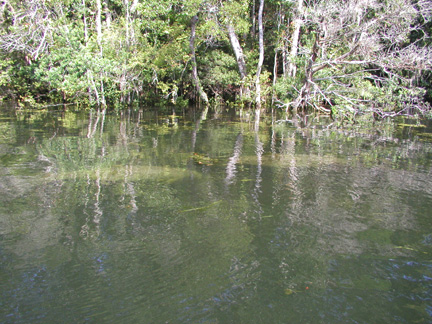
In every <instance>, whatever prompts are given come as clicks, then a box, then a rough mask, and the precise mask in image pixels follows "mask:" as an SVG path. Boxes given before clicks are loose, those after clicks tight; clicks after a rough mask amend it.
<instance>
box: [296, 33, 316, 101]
mask: <svg viewBox="0 0 432 324" xmlns="http://www.w3.org/2000/svg"><path fill="white" fill-rule="evenodd" d="M319 50H320V44H319V35H316V36H315V42H314V45H313V47H312V55H311V58H310V59H309V63H308V65H307V67H306V73H305V79H304V82H303V86H302V88H301V89H300V93H299V95H298V97H297V99H296V100H295V102H294V108H295V109H297V108H299V107H301V108H304V107H305V106H306V104H307V103H308V102H310V94H311V87H312V78H313V75H314V73H315V71H314V69H313V64H314V63H315V61H316V60H317V58H318V54H319Z"/></svg>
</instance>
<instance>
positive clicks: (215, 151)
mask: <svg viewBox="0 0 432 324" xmlns="http://www.w3.org/2000/svg"><path fill="white" fill-rule="evenodd" d="M100 124H101V122H100V121H99V122H98V125H99V126H98V127H100ZM104 124H105V126H104V129H103V131H98V130H99V128H97V129H96V131H95V132H93V130H94V119H93V122H92V126H91V130H92V134H93V135H92V137H90V138H88V137H87V136H86V135H87V133H88V125H87V124H85V126H84V127H81V128H80V129H81V136H80V137H67V136H65V137H61V136H55V137H51V136H47V137H46V138H45V139H42V140H39V142H38V146H37V147H36V149H37V154H36V155H39V156H40V157H43V158H41V159H39V160H38V161H37V162H31V163H35V165H34V166H35V170H37V172H35V173H34V174H37V177H39V176H41V177H40V178H38V180H36V179H35V178H32V177H35V175H32V176H31V177H29V176H28V175H21V174H20V172H24V171H20V170H19V168H18V169H14V168H9V169H8V170H9V171H8V172H9V173H8V174H7V177H6V181H7V183H8V184H10V186H9V185H8V186H1V185H0V191H2V192H3V193H4V195H2V199H3V202H6V203H7V204H9V206H12V207H13V208H14V210H15V215H14V217H12V216H10V217H7V218H6V219H7V222H8V227H4V226H2V228H3V233H2V234H10V235H12V234H13V233H19V232H20V231H21V232H22V234H19V235H18V234H16V235H17V236H16V237H17V238H16V241H13V243H11V244H10V250H11V251H25V253H21V254H18V253H16V255H17V256H15V258H22V259H23V261H22V263H23V264H24V263H26V262H28V263H32V264H34V265H35V266H34V267H32V268H31V269H30V268H29V270H28V271H27V272H26V273H28V275H29V276H31V274H32V273H34V274H37V276H40V277H41V278H43V279H44V280H46V282H49V285H51V286H50V287H48V288H47V287H46V286H40V287H42V288H41V289H42V290H44V291H47V289H48V290H49V289H51V291H52V292H53V295H56V296H61V297H59V301H58V303H57V304H56V305H61V304H62V303H64V304H68V303H70V302H71V300H72V302H73V303H75V304H74V305H73V306H74V307H73V308H71V309H74V311H75V312H77V313H76V314H72V311H70V312H69V313H68V316H69V318H72V317H73V316H75V317H74V318H78V317H81V318H83V316H87V315H88V314H94V316H95V317H94V318H95V320H103V319H104V315H98V314H108V315H112V316H116V314H117V313H116V311H115V310H113V309H114V308H116V307H117V308H121V309H122V312H123V314H124V315H125V316H126V317H125V318H128V319H130V320H131V322H134V321H135V322H136V321H139V319H140V318H141V319H142V318H147V319H149V321H154V322H161V321H171V322H173V321H174V322H175V321H179V322H181V321H187V320H190V321H196V322H199V321H205V320H208V321H212V320H213V321H216V320H219V321H220V322H224V320H226V321H227V322H229V321H231V320H232V319H234V320H237V319H238V322H241V321H244V319H245V318H246V319H255V320H256V322H264V321H265V320H267V322H269V321H271V322H284V320H286V318H287V316H288V315H290V316H291V319H293V321H294V322H295V321H297V322H301V320H303V322H308V321H309V322H312V321H313V319H316V318H317V317H316V316H317V312H318V310H320V311H321V312H322V314H323V316H327V317H326V319H329V322H331V321H332V320H333V322H334V321H344V320H346V319H347V316H348V315H349V314H350V311H349V310H348V311H347V314H348V315H346V316H345V317H344V316H341V315H340V314H342V313H343V312H342V311H346V310H343V309H338V310H340V311H341V312H342V313H339V315H336V313H335V309H336V307H339V306H341V305H343V303H342V302H340V301H339V302H338V301H335V298H336V297H338V296H341V298H345V301H344V303H346V304H347V305H349V306H350V307H353V308H355V307H357V308H358V307H359V304H356V302H355V301H352V300H349V298H352V296H353V295H355V294H354V293H353V291H354V292H355V293H356V294H357V296H360V297H362V298H364V299H365V300H366V299H367V297H368V294H369V295H370V294H372V295H374V296H375V297H374V299H373V300H375V301H376V300H379V301H381V304H380V305H379V306H380V307H381V312H382V314H384V315H389V314H390V313H391V311H392V310H391V309H390V308H391V306H389V304H388V303H385V302H383V300H385V298H393V297H394V296H395V295H394V292H392V289H394V287H398V283H396V282H395V281H396V280H397V281H398V282H401V280H402V281H403V280H404V279H403V276H404V275H405V274H406V273H410V271H412V272H413V277H414V278H416V280H418V281H417V283H416V285H415V287H414V288H415V289H421V285H422V284H424V282H421V280H420V279H419V278H420V277H418V276H417V277H416V276H415V273H414V272H415V270H411V269H414V268H412V267H411V266H410V265H409V264H408V263H403V262H400V260H401V259H403V258H405V259H406V260H412V259H415V258H418V255H422V254H423V252H427V251H428V248H429V249H430V245H427V244H426V243H421V242H423V241H425V239H424V237H423V236H422V235H423V234H424V235H425V236H426V235H427V234H428V233H426V232H425V233H421V235H420V234H418V231H419V228H420V227H421V225H423V226H424V228H425V230H424V231H427V230H428V229H430V225H428V223H427V222H428V218H427V217H426V216H425V215H426V214H427V212H425V210H426V209H428V208H432V206H431V205H430V203H428V202H429V201H430V200H429V198H430V195H431V191H430V188H429V183H430V181H429V180H430V179H429V178H430V175H429V173H428V172H427V171H428V169H427V164H424V163H423V162H422V163H420V164H421V165H422V166H421V167H418V166H416V164H415V162H412V163H413V164H412V165H410V168H409V169H406V170H405V171H403V172H400V171H401V170H398V168H399V165H400V163H402V162H403V161H402V160H401V161H402V162H399V160H396V162H394V164H391V163H392V162H391V161H392V158H393V157H394V156H401V155H402V156H403V158H404V159H409V161H416V159H415V157H416V154H420V155H421V154H423V153H421V151H420V148H419V147H418V146H417V147H416V146H415V145H412V143H407V145H401V146H392V145H390V144H388V145H386V144H379V145H378V144H377V145H375V146H373V145H372V146H371V145H370V141H369V140H368V139H365V138H363V139H362V138H357V137H353V138H348V139H347V138H346V137H347V136H346V134H341V135H338V134H332V133H330V134H324V135H325V136H323V132H324V131H321V130H311V131H309V132H306V131H304V130H302V129H296V128H293V127H291V126H280V125H273V126H272V127H273V128H272V129H271V130H270V129H268V128H267V127H268V126H265V125H264V126H263V127H262V129H261V130H260V132H259V133H258V132H255V131H254V130H253V127H250V126H251V125H250V124H249V125H248V124H247V123H241V124H237V123H232V124H229V125H224V128H222V127H219V126H220V124H218V122H217V121H213V120H208V122H206V123H201V124H200V125H199V127H198V128H197V124H196V123H194V124H191V125H192V127H190V125H188V126H187V127H184V128H182V127H181V126H179V127H178V128H177V129H173V128H172V127H171V128H168V127H165V126H164V125H160V126H154V125H147V124H146V122H145V119H143V120H142V123H141V124H137V123H136V122H135V120H134V118H129V117H128V116H125V117H124V118H123V119H122V121H121V124H119V123H118V122H117V121H113V120H112V119H110V117H109V116H107V120H106V121H105V122H104ZM225 126H226V127H225ZM252 126H253V125H252ZM194 127H195V128H194ZM218 127H219V128H218ZM194 129H195V130H196V132H195V135H194V133H193V132H194ZM266 132H267V133H268V136H267V133H266ZM60 133H61V132H59V134H60ZM193 136H195V140H193V142H192V143H191V141H190V138H191V137H192V138H193ZM185 139H186V141H185ZM154 140H156V141H157V143H158V145H156V146H154ZM347 140H348V141H356V142H355V143H352V142H351V143H349V145H346V142H345V141H347ZM305 143H307V145H305ZM364 143H368V149H367V150H365V149H362V147H363V146H362V144H364ZM267 147H270V151H269V152H268V153H267V151H266V148H267ZM20 149H21V151H23V150H24V151H25V152H27V155H28V156H26V157H24V158H23V157H22V154H21V157H19V158H18V157H17V158H16V161H15V162H14V163H21V165H25V164H26V163H29V162H28V161H29V160H31V161H33V160H34V155H32V154H33V153H31V152H32V151H31V150H33V149H34V148H33V147H31V148H29V147H28V146H24V147H21V148H20ZM195 149H196V150H197V151H203V152H208V154H209V155H210V156H216V157H218V159H219V161H218V162H215V163H214V164H213V165H196V164H195V165H191V164H190V163H189V161H190V155H191V152H194V151H195ZM346 150H348V151H347V152H345V151H346ZM17 151H18V150H17ZM401 152H402V153H403V154H402V153H401ZM345 153H346V155H347V156H348V157H349V158H346V157H345V156H344V155H343V154H345ZM380 156H381V157H382V156H384V158H380V160H379V161H378V162H373V161H372V160H373V159H372V158H371V157H373V158H374V159H375V158H376V157H380ZM19 159H23V160H22V162H19V161H20V160H19ZM371 161H372V162H371ZM386 161H387V162H386ZM389 161H390V162H389ZM10 163H11V165H15V164H13V163H12V162H10ZM386 163H387V164H386ZM410 163H411V162H410ZM27 165H29V164H27ZM425 165H426V166H425ZM389 166H393V167H394V168H393V169H392V168H390V167H389ZM17 170H18V171H17ZM45 171H46V172H45ZM4 172H6V171H4ZM32 181H36V182H35V183H32ZM26 185H28V188H29V189H25V187H26ZM39 186H40V187H41V188H44V189H42V190H39V191H38V190H36V188H38V187H39ZM7 187H9V188H13V189H7ZM227 188H229V192H227ZM11 192H14V193H15V194H13V195H12V194H11ZM41 197H42V198H43V199H41ZM416 199H418V201H421V202H422V203H423V204H424V206H423V207H419V206H416V202H415V201H414V200H416ZM37 200H41V201H42V202H41V205H37V206H35V204H34V201H37ZM42 205H43V206H42ZM12 207H11V208H12ZM35 208H36V209H37V210H38V211H37V212H35V211H34V210H35ZM44 208H45V209H44ZM0 211H2V213H3V214H4V215H7V214H8V213H9V211H8V210H6V209H5V207H2V208H0ZM413 211H414V212H413ZM257 213H258V214H259V216H260V217H253V216H254V215H256V214H257ZM415 213H417V214H415ZM23 223H32V224H33V223H34V224H35V225H34V226H33V228H31V230H29V229H25V226H24V225H23ZM5 228H6V229H5ZM420 231H421V230H420ZM411 232H413V233H411ZM11 233H12V234H11ZM429 234H430V233H429ZM14 235H15V234H14ZM20 235H22V236H20ZM418 235H420V237H421V239H419V236H418ZM413 237H414V238H413ZM35 238H37V241H35V242H36V243H37V244H34V242H33V240H34V239H35ZM24 247H25V249H24ZM11 253H12V252H11ZM29 255H32V256H31V257H30V256H29ZM389 259H394V260H396V261H391V262H390V261H389ZM40 263H43V264H44V268H42V267H39V264H40ZM393 265H396V266H399V267H400V268H396V267H394V268H393ZM410 267H411V268H410ZM37 269H43V271H39V272H38V271H37ZM375 269H378V270H377V271H376V272H375ZM400 269H403V270H400ZM416 269H420V270H421V271H423V272H424V274H425V275H427V266H424V265H421V266H419V267H417V268H416ZM345 270H346V271H345ZM68 276H69V277H68ZM393 277H394V278H396V279H394V278H393ZM371 278H372V279H371ZM16 280H18V281H19V279H16ZM69 280H70V281H69ZM399 284H400V285H403V284H404V283H403V282H402V283H399ZM15 285H16V284H15ZM374 285H375V286H374ZM406 286H407V287H408V288H407V287H404V289H407V290H408V291H409V289H410V288H409V284H406ZM10 287H11V288H10V291H12V289H13V284H12V285H11V286H10ZM306 287H309V288H310V290H309V291H306ZM362 287H363V288H362ZM364 287H366V288H364ZM414 288H413V289H414ZM23 289H24V290H25V289H26V288H23ZM56 289H58V290H63V291H67V292H68V293H65V294H63V295H61V294H60V293H59V292H58V291H56ZM6 294H8V293H6ZM68 294H69V295H68ZM24 295H25V294H23V297H21V298H23V299H25V298H26V297H25V296H24ZM80 295H83V296H85V297H83V298H84V300H82V301H81V300H80V299H79V298H75V297H71V296H80ZM377 295H379V298H377V297H376V296H377ZM420 295H421V294H420ZM424 295H425V294H424V293H423V295H421V296H424ZM95 300H99V301H100V302H95ZM167 300H169V302H166V301H167ZM412 303H413V304H415V305H414V306H418V304H419V302H418V299H417V300H415V301H413V302H412ZM95 305H97V306H95ZM143 305H146V307H143ZM320 305H321V306H320ZM323 305H324V306H323ZM369 306H371V307H372V308H373V307H374V305H369ZM58 307H60V306H58ZM92 307H96V308H99V309H95V308H92ZM423 308H424V307H423ZM377 313H378V312H377ZM77 314H78V315H77ZM351 314H352V313H351ZM354 315H358V314H354ZM337 316H339V317H337ZM401 316H402V317H403V315H401ZM373 318H374V319H381V318H382V317H379V316H378V315H377V316H376V317H373ZM78 319H79V318H78Z"/></svg>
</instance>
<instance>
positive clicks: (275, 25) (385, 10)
mask: <svg viewBox="0 0 432 324" xmlns="http://www.w3.org/2000/svg"><path fill="white" fill-rule="evenodd" d="M431 17H432V6H431V3H430V1H429V0H414V1H410V0H391V1H390V0H389V1H379V0H361V1H358V0H348V1H345V0H329V1H322V0H310V1H308V0H293V1H277V0H230V1H219V0H186V1H168V0H158V1H155V0H145V1H138V0H133V1H130V0H66V1H55V0H44V1H41V0H30V1H18V0H5V1H2V3H1V4H0V90H1V91H0V98H1V99H3V100H4V101H13V102H15V103H16V107H17V108H26V107H39V108H48V107H54V106H63V107H64V108H65V109H68V106H74V107H93V108H96V109H97V110H98V111H101V112H103V113H105V111H122V110H126V109H131V108H139V107H142V105H150V106H159V107H164V106H165V107H166V106H167V105H172V106H175V107H180V108H182V109H184V108H185V107H189V106H191V105H195V106H196V105H201V106H206V105H227V106H235V107H245V108H252V109H254V110H255V112H256V113H255V117H256V119H257V120H258V119H259V117H260V113H261V110H265V109H266V108H269V107H271V108H272V109H277V110H280V111H284V112H287V113H294V114H295V113H296V112H298V111H300V112H307V113H313V112H316V113H320V114H327V115H331V117H332V118H334V119H341V120H342V119H343V120H355V119H357V118H358V116H364V115H368V116H372V117H374V118H375V119H381V118H386V117H395V116H412V115H417V116H421V117H426V118H431V117H432V110H431V106H430V103H431V102H432V72H431V69H432V46H431V44H432V38H431V35H430V34H431V32H432V19H431Z"/></svg>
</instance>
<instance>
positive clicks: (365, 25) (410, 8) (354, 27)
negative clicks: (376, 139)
mask: <svg viewBox="0 0 432 324" xmlns="http://www.w3.org/2000/svg"><path fill="white" fill-rule="evenodd" d="M431 10H432V7H431V6H430V3H428V1H426V0H420V1H417V2H416V3H415V4H414V3H411V2H410V1H408V0H401V1H388V2H382V1H377V0H363V1H354V0H349V1H341V0H332V1H326V2H323V1H314V2H312V3H310V6H309V7H308V8H307V9H306V10H305V12H304V17H305V27H304V28H305V30H307V31H308V35H307V36H305V39H304V41H303V44H304V45H303V46H302V48H301V51H302V52H303V53H304V55H305V58H306V59H305V61H304V66H305V71H304V79H303V83H302V85H301V89H300V90H299V94H298V97H297V98H296V99H295V100H294V101H293V102H291V103H290V104H289V105H288V106H292V107H294V108H299V107H303V108H305V107H306V106H312V107H314V108H315V109H317V110H323V111H328V108H327V107H333V106H335V105H338V107H339V108H341V107H345V109H348V110H350V111H351V112H353V113H358V112H361V111H374V112H375V113H377V114H379V115H382V116H384V115H388V114H394V113H393V112H387V111H386V110H388V109H389V108H388V107H389V105H394V104H397V103H398V110H397V113H402V112H406V111H407V110H408V109H411V108H412V107H413V106H415V107H416V108H418V109H423V103H422V99H423V97H422V95H423V91H422V90H421V89H420V88H418V87H415V86H414V84H415V81H416V78H418V77H419V75H420V74H419V73H420V72H421V71H425V70H427V69H430V67H431V66H432V50H431V48H430V47H427V46H421V45H420V42H419V41H415V42H410V39H409V37H410V35H411V34H412V33H413V32H416V31H419V30H421V29H422V25H421V24H419V17H430V15H431ZM425 36H426V35H424V37H425ZM326 106H327V107H326ZM390 109H391V110H392V109H393V108H390Z"/></svg>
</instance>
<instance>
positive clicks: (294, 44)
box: [287, 0, 303, 78]
mask: <svg viewBox="0 0 432 324" xmlns="http://www.w3.org/2000/svg"><path fill="white" fill-rule="evenodd" d="M302 12H303V0H298V2H297V13H296V16H295V17H296V18H295V20H294V32H293V35H292V39H291V51H290V55H289V63H288V71H287V72H288V77H291V78H294V77H295V75H296V73H297V66H296V64H295V63H294V60H295V59H296V57H297V52H298V45H299V38H300V27H301V25H302V19H301V15H302Z"/></svg>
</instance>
